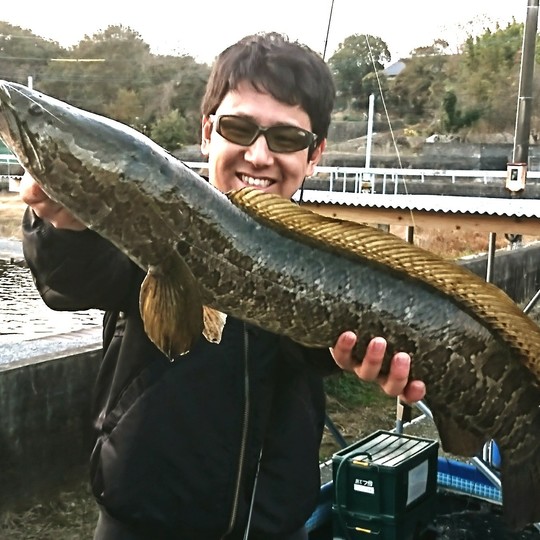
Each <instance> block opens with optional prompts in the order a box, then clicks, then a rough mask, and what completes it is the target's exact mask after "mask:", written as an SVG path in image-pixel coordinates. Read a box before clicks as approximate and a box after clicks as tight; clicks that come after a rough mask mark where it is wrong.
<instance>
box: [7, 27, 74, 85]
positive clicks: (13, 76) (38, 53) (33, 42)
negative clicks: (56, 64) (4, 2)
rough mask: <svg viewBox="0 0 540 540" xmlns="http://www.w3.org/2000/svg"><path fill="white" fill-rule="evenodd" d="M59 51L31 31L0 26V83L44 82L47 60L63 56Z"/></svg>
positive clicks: (53, 43)
mask: <svg viewBox="0 0 540 540" xmlns="http://www.w3.org/2000/svg"><path fill="white" fill-rule="evenodd" d="M63 51H64V50H63V49H62V47H61V46H60V45H59V44H58V43H56V42H55V41H50V40H47V39H44V38H42V37H39V36H36V35H34V34H33V33H32V32H31V31H30V30H25V29H23V28H21V27H20V26H13V25H11V24H8V23H6V22H0V73H1V74H2V78H3V79H7V80H9V81H13V82H18V83H20V84H27V82H28V77H29V76H32V77H33V78H34V79H35V80H36V81H41V80H42V79H43V74H44V72H46V70H47V65H48V62H49V59H50V58H55V57H58V56H61V55H62V54H63Z"/></svg>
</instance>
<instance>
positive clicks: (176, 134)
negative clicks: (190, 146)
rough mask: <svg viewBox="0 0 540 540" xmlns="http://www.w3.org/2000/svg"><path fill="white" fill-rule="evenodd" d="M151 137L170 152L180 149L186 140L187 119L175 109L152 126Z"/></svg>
mask: <svg viewBox="0 0 540 540" xmlns="http://www.w3.org/2000/svg"><path fill="white" fill-rule="evenodd" d="M150 137H151V138H152V139H153V140H154V141H155V142H157V143H158V144H159V145H160V146H163V148H165V149H166V150H169V152H172V151H173V150H178V149H179V148H181V147H182V145H183V144H184V143H185V140H186V119H185V118H184V117H182V115H181V114H180V112H179V111H178V110H177V109H173V110H172V111H171V112H169V113H167V114H166V115H165V116H163V117H161V118H160V119H159V120H158V121H157V122H156V123H155V124H154V125H153V126H152V127H151V129H150Z"/></svg>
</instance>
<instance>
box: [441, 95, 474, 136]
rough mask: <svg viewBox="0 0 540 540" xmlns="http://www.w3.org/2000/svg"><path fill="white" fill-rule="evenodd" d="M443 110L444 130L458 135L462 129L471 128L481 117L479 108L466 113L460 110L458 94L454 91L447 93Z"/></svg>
mask: <svg viewBox="0 0 540 540" xmlns="http://www.w3.org/2000/svg"><path fill="white" fill-rule="evenodd" d="M443 110H444V117H443V120H442V128H443V130H444V131H445V132H447V133H456V132H457V131H459V130H460V129H461V128H464V127H469V126H471V125H472V124H473V123H474V122H476V121H477V120H478V119H479V118H480V116H481V112H480V109H479V108H476V109H471V110H469V111H466V112H462V111H461V110H459V109H458V107H457V97H456V94H455V93H454V92H452V91H448V92H446V94H445V96H444V98H443Z"/></svg>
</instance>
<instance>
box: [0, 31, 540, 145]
mask: <svg viewBox="0 0 540 540" xmlns="http://www.w3.org/2000/svg"><path fill="white" fill-rule="evenodd" d="M522 36H523V24H521V23H519V24H518V23H516V22H515V21H512V22H511V23H509V24H508V25H507V26H506V27H504V28H503V27H499V26H497V27H496V28H495V29H489V28H486V29H484V30H483V31H482V32H481V33H480V35H478V36H472V35H470V36H469V37H468V38H467V39H466V41H465V42H464V43H463V44H462V45H461V47H460V52H459V54H449V47H448V43H446V42H445V41H444V40H440V39H438V40H435V41H434V42H433V43H432V44H431V45H428V46H423V47H419V48H417V49H415V50H414V51H412V53H411V56H410V58H406V59H402V60H403V62H405V64H406V67H405V69H404V70H403V71H402V72H401V73H400V74H399V75H397V76H396V77H393V78H386V77H384V76H383V75H382V71H381V70H382V68H383V66H384V65H387V64H388V62H389V61H390V59H391V58H390V53H389V51H388V47H387V45H386V43H385V42H384V41H383V40H382V39H381V38H379V37H374V36H371V35H365V34H363V35H359V34H353V35H351V36H349V37H347V38H346V39H345V40H344V41H343V42H342V43H341V44H340V45H339V47H338V49H337V50H336V52H335V53H334V54H333V56H332V57H331V58H330V60H329V66H330V68H331V70H332V73H333V75H334V79H335V82H336V88H337V91H338V99H337V107H336V112H337V113H339V114H340V116H341V117H342V118H359V117H360V115H363V114H365V113H366V112H367V107H368V99H369V95H370V94H375V96H376V97H377V98H378V99H376V102H375V103H376V112H382V105H381V101H382V100H381V94H382V96H384V101H385V106H386V107H387V112H388V114H389V116H390V119H391V120H399V121H400V122H404V123H405V124H408V125H416V124H421V125H424V126H430V130H432V129H437V130H439V131H443V132H444V131H447V132H458V131H460V130H467V129H476V126H483V127H484V129H487V130H490V131H503V130H506V131H508V130H513V126H514V121H515V111H516V104H517V93H518V81H519V77H518V75H519V66H520V60H521V58H520V56H521V55H520V53H521V45H522ZM537 55H538V56H540V48H539V47H537ZM0 70H1V73H2V78H5V79H8V80H11V81H15V82H19V83H22V84H27V80H28V77H29V76H32V77H33V79H34V86H35V87H36V88H38V89H40V90H43V91H44V92H46V93H48V94H51V95H53V96H55V97H58V98H59V99H61V100H63V101H67V102H69V103H72V104H74V105H75V106H79V107H82V108H84V109H87V110H90V111H93V112H96V113H98V114H103V115H106V116H110V117H113V118H116V119H118V120H120V121H122V122H125V123H126V124H129V125H131V126H132V127H135V128H136V129H139V130H141V131H143V132H148V133H149V132H152V133H153V134H155V136H157V137H158V138H159V140H162V141H164V144H166V146H167V148H169V149H177V148H178V147H179V145H183V144H195V143H197V142H198V141H199V136H200V109H199V106H200V101H201V99H202V96H203V93H204V88H205V85H206V81H207V80H208V76H209V72H210V67H209V66H208V65H206V64H201V63H198V62H196V61H195V60H194V59H193V58H192V57H191V56H187V55H183V56H172V55H170V56H162V55H155V54H152V52H151V51H150V47H149V46H148V44H146V43H145V42H144V40H143V39H142V38H141V36H140V35H139V34H138V32H136V31H135V30H133V29H131V28H129V27H125V26H122V25H113V26H110V27H108V28H107V29H105V30H104V31H101V32H98V33H96V34H94V35H92V36H84V38H83V39H82V40H81V41H80V42H79V43H78V44H77V45H75V46H74V47H71V48H68V49H66V48H63V47H61V46H60V45H59V44H58V43H55V42H52V41H50V40H47V39H44V38H41V37H39V36H36V35H34V34H33V33H32V32H31V31H30V30H26V29H23V28H21V27H18V26H13V25H10V24H8V23H5V22H0ZM535 77H536V79H537V80H539V79H540V73H539V74H536V75H535ZM539 91H540V84H535V85H534V93H535V95H533V100H534V102H536V101H537V99H538V97H539V96H538V93H539ZM458 105H459V106H458ZM385 112H386V111H385ZM477 120H478V121H477ZM534 122H535V119H534V118H533V122H532V127H533V129H534V127H535V123H534ZM537 122H538V121H537ZM150 126H151V128H150ZM169 131H170V132H169Z"/></svg>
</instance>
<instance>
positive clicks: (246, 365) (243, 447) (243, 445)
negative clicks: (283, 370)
mask: <svg viewBox="0 0 540 540" xmlns="http://www.w3.org/2000/svg"><path fill="white" fill-rule="evenodd" d="M243 328H244V418H243V420H242V439H241V444H240V453H239V456H238V474H237V477H236V486H235V489H234V499H233V506H232V511H231V519H230V520H229V527H228V529H227V532H226V533H225V536H227V535H228V534H229V533H230V532H231V531H232V529H233V527H234V524H235V521H236V514H237V512H238V500H239V498H240V487H241V485H242V477H243V472H244V459H245V454H246V443H247V433H248V423H249V359H248V349H249V346H248V345H249V343H248V332H247V328H246V325H245V324H243Z"/></svg>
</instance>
